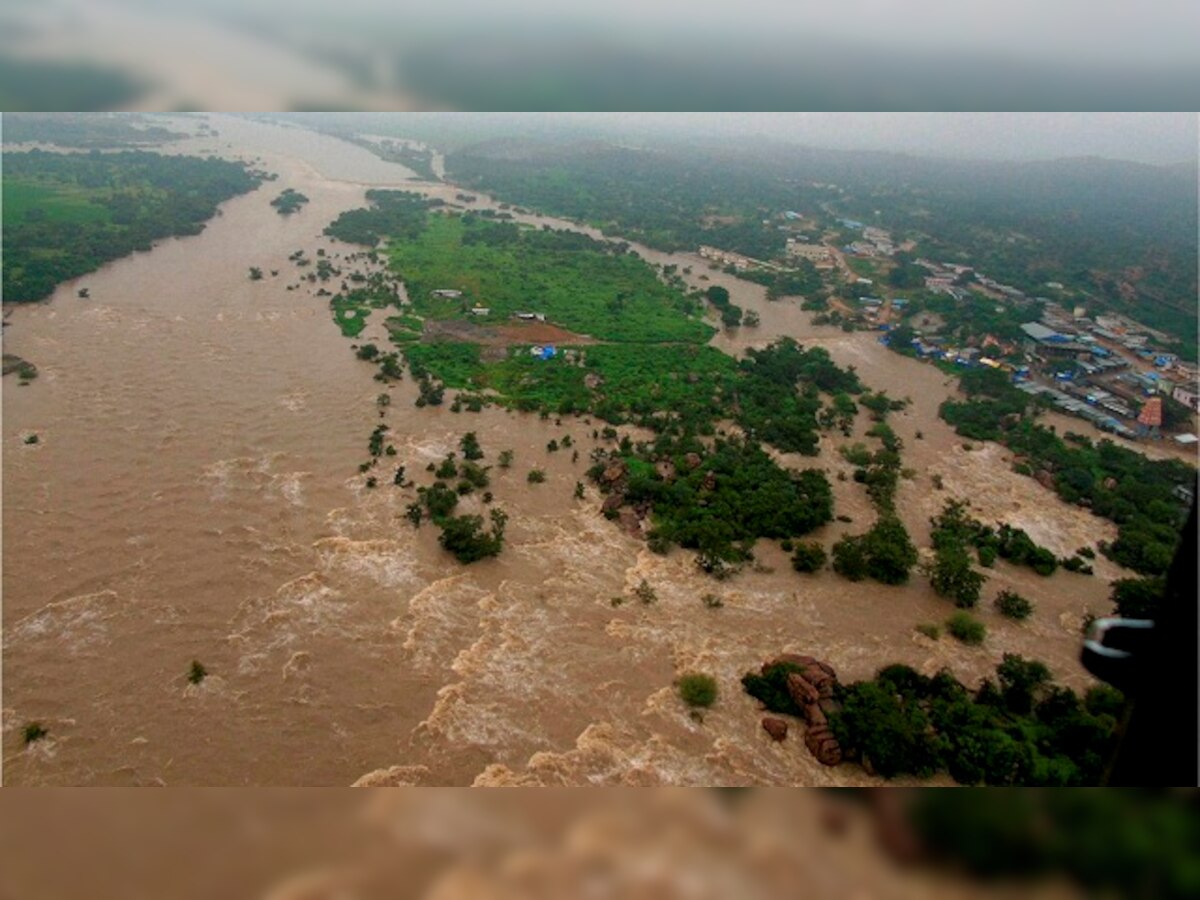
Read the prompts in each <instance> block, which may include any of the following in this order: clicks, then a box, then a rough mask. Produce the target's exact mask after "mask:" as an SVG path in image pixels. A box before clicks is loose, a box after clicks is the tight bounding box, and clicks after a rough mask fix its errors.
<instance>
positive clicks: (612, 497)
mask: <svg viewBox="0 0 1200 900" xmlns="http://www.w3.org/2000/svg"><path fill="white" fill-rule="evenodd" d="M624 502H625V495H624V494H609V495H608V496H607V497H605V498H604V502H603V503H602V504H600V512H602V513H604V514H606V515H607V514H609V513H615V512H616V511H617V510H619V509H620V508H621V505H622V504H623V503H624Z"/></svg>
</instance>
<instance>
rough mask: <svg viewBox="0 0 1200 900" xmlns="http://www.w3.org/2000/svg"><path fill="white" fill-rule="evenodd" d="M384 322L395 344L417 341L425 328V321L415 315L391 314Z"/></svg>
mask: <svg viewBox="0 0 1200 900" xmlns="http://www.w3.org/2000/svg"><path fill="white" fill-rule="evenodd" d="M385 324H386V325H387V329H388V334H389V335H391V338H392V340H393V341H394V342H395V343H397V344H407V343H411V342H412V341H419V340H420V339H421V334H422V333H423V331H424V329H425V323H424V322H423V321H422V320H421V319H419V318H417V317H416V316H408V315H404V316H391V317H389V318H388V320H387V322H386V323H385Z"/></svg>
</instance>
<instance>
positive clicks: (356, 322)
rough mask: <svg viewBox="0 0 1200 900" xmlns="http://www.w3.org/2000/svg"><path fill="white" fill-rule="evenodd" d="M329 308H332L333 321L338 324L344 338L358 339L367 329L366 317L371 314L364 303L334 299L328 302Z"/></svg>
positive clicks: (369, 308) (339, 298)
mask: <svg viewBox="0 0 1200 900" xmlns="http://www.w3.org/2000/svg"><path fill="white" fill-rule="evenodd" d="M330 306H331V307H332V308H333V320H334V321H335V322H337V323H338V327H339V328H341V329H342V334H343V335H345V336H346V337H358V336H359V335H360V334H362V330H363V329H364V328H366V327H367V316H368V315H370V313H371V307H369V306H367V305H366V304H365V303H359V302H358V301H355V300H349V299H345V298H341V297H336V298H334V299H333V300H332V301H330Z"/></svg>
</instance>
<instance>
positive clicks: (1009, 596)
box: [995, 590, 1033, 622]
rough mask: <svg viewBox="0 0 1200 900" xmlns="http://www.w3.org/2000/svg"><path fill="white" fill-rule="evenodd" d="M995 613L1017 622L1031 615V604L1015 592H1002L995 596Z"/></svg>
mask: <svg viewBox="0 0 1200 900" xmlns="http://www.w3.org/2000/svg"><path fill="white" fill-rule="evenodd" d="M995 603H996V611H997V612H999V613H1000V615H1002V616H1005V617H1006V618H1009V619H1016V620H1017V621H1018V622H1019V621H1022V620H1023V619H1028V618H1029V617H1030V616H1031V615H1033V604H1032V603H1031V602H1030V601H1028V600H1026V599H1025V598H1024V597H1022V596H1021V595H1020V594H1018V593H1017V592H1016V591H1009V590H1004V591H1001V592H1000V593H999V594H997V595H996V601H995Z"/></svg>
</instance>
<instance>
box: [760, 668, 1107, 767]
mask: <svg viewBox="0 0 1200 900" xmlns="http://www.w3.org/2000/svg"><path fill="white" fill-rule="evenodd" d="M792 671H795V667H794V666H790V665H789V664H787V663H779V664H776V665H775V666H772V667H769V668H768V669H767V671H766V672H764V673H762V674H760V673H758V672H750V673H748V674H746V675H745V676H744V677H743V678H742V686H743V687H744V688H745V690H746V692H747V693H749V694H750V695H751V696H752V697H754V698H756V699H757V700H759V701H760V702H761V703H763V705H765V706H766V707H767V708H768V709H770V710H772V711H774V712H777V713H783V714H785V715H793V716H799V715H802V712H801V710H800V709H799V708H798V707H797V706H796V705H795V702H794V701H793V700H792V698H791V695H790V694H789V693H788V690H787V676H788V674H790V673H791V672H792ZM834 698H835V701H836V703H837V705H838V708H837V709H836V711H834V712H832V713H830V715H829V723H830V727H831V728H832V729H833V733H834V735H835V736H836V737H837V739H838V742H839V743H840V744H841V746H842V750H843V752H844V753H845V754H846V755H847V757H848V758H851V759H858V760H860V761H861V763H862V764H863V765H864V766H865V767H869V770H870V771H874V772H877V773H878V774H879V775H882V776H883V777H885V778H894V777H896V776H898V775H913V776H916V777H919V778H928V777H930V776H932V775H934V774H936V773H938V772H947V773H949V775H950V776H951V777H952V778H954V779H955V780H956V781H958V782H959V783H961V784H988V785H1047V786H1050V785H1054V786H1066V785H1089V784H1096V783H1097V782H1098V781H1099V779H1100V776H1101V774H1102V771H1103V767H1104V763H1105V760H1106V759H1107V756H1108V754H1109V753H1110V751H1111V749H1112V747H1113V745H1114V732H1115V728H1116V724H1117V718H1118V716H1119V714H1120V710H1121V707H1122V705H1123V702H1124V700H1123V698H1122V697H1121V695H1120V694H1119V693H1118V692H1117V691H1115V690H1113V689H1112V688H1109V687H1106V686H1098V687H1093V688H1091V689H1089V690H1088V692H1087V693H1086V695H1085V696H1084V697H1082V698H1081V697H1079V696H1078V695H1076V694H1075V693H1074V692H1073V691H1071V690H1069V689H1068V688H1065V687H1061V686H1059V685H1056V684H1054V683H1053V682H1052V681H1051V677H1050V672H1049V670H1048V669H1047V668H1046V666H1045V665H1043V664H1042V663H1040V662H1037V661H1035V660H1026V659H1024V658H1022V657H1020V656H1017V655H1015V654H1005V655H1004V658H1003V661H1002V662H1001V663H1000V664H999V665H998V666H997V667H996V676H995V678H994V679H993V678H987V679H984V681H983V682H982V684H981V685H980V686H979V688H977V689H976V690H974V691H971V690H969V689H968V688H967V687H966V686H965V685H963V684H962V683H961V682H960V681H958V679H956V678H955V677H954V676H953V675H952V674H951V673H950V672H948V671H946V670H943V671H941V672H939V673H938V674H936V675H934V676H933V677H927V676H924V675H921V674H920V673H919V672H917V671H916V670H915V669H913V668H911V667H909V666H906V665H901V664H895V665H890V666H887V667H885V668H883V669H881V670H880V671H879V673H878V674H877V675H876V676H875V678H874V679H871V680H869V681H859V682H855V683H853V684H849V685H840V684H839V685H838V686H837V688H836V689H835V692H834Z"/></svg>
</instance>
